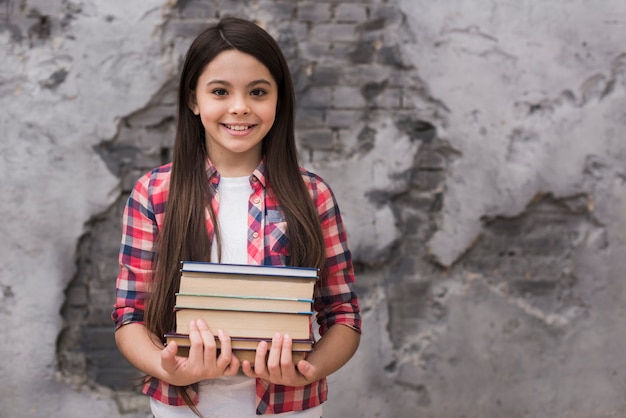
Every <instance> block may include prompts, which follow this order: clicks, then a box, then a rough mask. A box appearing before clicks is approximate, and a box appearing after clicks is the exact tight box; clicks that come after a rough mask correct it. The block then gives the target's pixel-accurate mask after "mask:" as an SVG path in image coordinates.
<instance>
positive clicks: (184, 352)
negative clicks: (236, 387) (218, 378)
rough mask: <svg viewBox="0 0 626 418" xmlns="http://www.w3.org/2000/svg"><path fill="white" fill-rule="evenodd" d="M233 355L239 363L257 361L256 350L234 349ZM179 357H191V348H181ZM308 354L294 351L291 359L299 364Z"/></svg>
mask: <svg viewBox="0 0 626 418" xmlns="http://www.w3.org/2000/svg"><path fill="white" fill-rule="evenodd" d="M219 353H220V350H219V349H218V350H217V355H218V356H219ZM233 354H234V355H235V356H236V357H237V358H238V359H239V361H241V362H243V361H244V360H248V361H249V362H250V364H252V365H254V362H255V360H256V351H255V350H247V349H234V350H233ZM176 355H177V356H180V357H189V347H185V346H179V347H178V351H177V352H176ZM306 355H307V353H306V352H304V351H292V352H291V358H292V360H293V362H294V364H296V363H298V362H299V361H300V360H304V359H305V358H306ZM268 356H269V353H268V354H267V355H266V356H265V361H267V357H268Z"/></svg>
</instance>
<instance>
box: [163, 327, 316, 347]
mask: <svg viewBox="0 0 626 418" xmlns="http://www.w3.org/2000/svg"><path fill="white" fill-rule="evenodd" d="M261 341H265V342H266V343H267V346H268V349H269V348H272V339H271V338H241V337H231V338H230V346H231V348H232V349H234V350H237V349H239V350H253V351H254V350H256V348H257V346H258V345H259V343H260V342H261ZM291 341H292V350H293V351H303V352H310V351H312V350H313V340H310V339H305V340H293V339H292V340H291ZM165 342H166V344H170V343H173V342H175V343H176V344H178V346H179V347H189V346H190V345H191V342H190V341H189V335H188V334H178V333H174V332H172V333H169V334H165ZM215 343H216V344H217V347H218V348H220V345H221V341H220V340H219V338H218V337H215Z"/></svg>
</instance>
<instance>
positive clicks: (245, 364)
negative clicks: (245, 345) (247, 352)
mask: <svg viewBox="0 0 626 418" xmlns="http://www.w3.org/2000/svg"><path fill="white" fill-rule="evenodd" d="M241 371H242V372H243V374H245V375H246V376H248V377H251V378H255V377H258V376H257V375H256V374H255V372H254V370H252V365H251V364H250V362H249V361H248V360H244V361H242V362H241Z"/></svg>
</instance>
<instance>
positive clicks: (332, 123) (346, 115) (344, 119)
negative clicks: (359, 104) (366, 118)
mask: <svg viewBox="0 0 626 418" xmlns="http://www.w3.org/2000/svg"><path fill="white" fill-rule="evenodd" d="M362 119H363V110H360V109H359V110H341V109H332V110H329V111H328V112H327V114H326V124H327V125H328V127H330V128H341V129H347V128H354V127H355V126H357V125H358V124H359V123H361V121H362Z"/></svg>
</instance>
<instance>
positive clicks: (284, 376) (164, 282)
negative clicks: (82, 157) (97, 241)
mask: <svg viewBox="0 0 626 418" xmlns="http://www.w3.org/2000/svg"><path fill="white" fill-rule="evenodd" d="M182 260H196V261H216V262H223V263H243V264H265V265H267V264H271V265H290V266H306V267H317V268H319V269H320V272H321V274H320V279H319V280H318V283H317V284H316V286H315V295H314V299H315V301H314V304H313V307H314V309H315V311H316V312H317V322H318V324H319V332H320V335H321V338H320V340H319V341H317V343H316V344H315V350H314V351H313V352H312V353H311V354H310V355H309V356H308V357H307V358H306V359H305V360H301V361H299V362H298V363H297V364H296V365H294V364H293V362H292V359H291V346H292V341H291V339H290V337H289V336H288V335H276V336H275V337H274V339H273V340H272V346H271V349H270V350H269V355H268V357H267V361H265V358H266V354H268V348H267V344H266V343H265V342H261V343H260V344H259V345H258V348H257V350H256V359H255V363H254V366H251V364H250V363H249V362H248V361H244V362H243V364H240V362H239V360H238V359H237V357H235V356H234V355H233V354H232V352H231V349H230V339H229V336H228V335H226V333H225V332H223V331H221V330H220V331H219V332H218V335H217V337H218V338H219V340H220V343H221V347H222V348H221V350H220V351H219V353H218V351H217V348H216V343H215V336H214V335H212V334H211V332H210V331H209V328H208V327H207V324H205V323H204V322H202V321H192V322H191V323H190V325H189V327H190V336H189V338H190V340H191V348H190V352H189V357H178V356H176V351H177V347H176V344H170V345H168V346H164V335H165V334H166V333H168V332H170V331H172V330H173V329H174V328H175V324H174V311H173V308H174V302H175V293H176V292H177V290H178V286H179V283H180V271H179V269H180V264H179V263H180V261H182ZM353 283H354V272H353V266H352V261H351V256H350V251H349V250H348V247H347V243H346V234H345V231H344V229H343V223H342V220H341V216H340V213H339V208H338V207H337V203H336V201H335V198H334V196H333V194H332V192H331V190H330V188H329V187H328V185H327V184H326V183H325V182H324V181H323V180H322V179H321V178H319V177H318V176H316V175H314V174H313V173H310V172H308V171H306V170H304V169H302V168H300V167H299V165H298V161H297V152H296V147H295V139H294V91H293V85H292V81H291V76H290V74H289V69H288V67H287V63H286V62H285V58H284V56H283V54H282V52H281V51H280V49H279V46H278V44H277V43H276V41H275V40H274V39H273V38H272V37H271V36H270V35H269V34H268V33H267V32H265V31H264V30H263V29H261V28H260V27H258V26H257V25H255V24H253V23H251V22H249V21H246V20H242V19H237V18H224V19H222V20H221V21H220V22H219V23H218V24H217V25H215V26H213V27H210V28H208V29H207V30H205V31H204V32H203V33H201V34H200V35H199V36H198V37H197V38H196V39H195V40H194V42H193V43H192V45H191V46H190V48H189V51H188V52H187V56H186V59H185V64H184V67H183V70H182V74H181V79H180V86H179V97H178V125H177V132H176V141H175V144H174V152H173V161H172V163H170V164H167V165H164V166H161V167H158V168H156V169H154V170H152V171H151V172H150V173H148V174H146V175H145V176H143V177H142V178H140V179H139V181H138V182H137V184H136V185H135V187H134V189H133V191H132V193H131V195H130V197H129V199H128V202H127V205H126V208H125V211H124V218H123V234H122V245H121V250H120V273H119V276H118V278H117V297H116V302H115V309H114V311H113V314H112V317H113V320H114V321H115V325H116V332H115V339H116V342H117V345H118V347H119V350H120V352H121V353H122V354H123V355H124V356H125V357H126V358H127V359H128V361H129V362H130V363H131V364H133V365H134V366H135V367H136V368H137V369H139V370H140V371H142V372H145V373H146V375H147V376H148V377H147V378H146V382H145V385H144V388H143V392H144V393H145V394H147V395H149V396H150V397H151V399H150V404H151V409H152V412H153V414H154V415H155V416H156V417H188V416H192V417H193V416H195V415H198V416H210V417H248V416H256V415H261V414H280V416H283V415H285V416H287V415H288V416H294V417H315V418H318V417H320V416H321V415H322V413H321V411H322V406H321V405H322V403H323V402H324V401H325V400H326V396H327V387H326V376H328V375H329V374H331V373H333V372H335V371H336V370H338V369H339V368H340V367H342V366H343V365H344V364H345V363H346V362H347V361H348V360H349V359H350V358H351V357H352V355H353V354H354V352H355V351H356V349H357V347H358V344H359V339H360V329H361V318H360V312H359V306H358V302H357V297H356V295H355V293H354V291H353Z"/></svg>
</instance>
